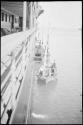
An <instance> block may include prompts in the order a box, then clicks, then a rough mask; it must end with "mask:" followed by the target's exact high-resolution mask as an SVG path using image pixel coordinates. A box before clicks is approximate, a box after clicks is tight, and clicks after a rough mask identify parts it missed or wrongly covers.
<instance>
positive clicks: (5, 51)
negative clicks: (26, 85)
mask: <svg viewBox="0 0 83 125" xmlns="http://www.w3.org/2000/svg"><path fill="white" fill-rule="evenodd" d="M34 32H35V29H31V30H28V31H25V32H19V33H15V34H11V35H8V36H4V37H2V38H1V61H3V59H4V58H7V56H8V55H10V58H9V60H10V64H9V65H8V67H6V69H5V70H4V72H3V74H2V75H1V88H2V89H1V106H2V107H4V104H5V105H6V104H7V100H5V98H6V95H7V94H8V93H9V90H10V94H11V96H12V97H11V100H12V103H10V102H8V103H9V104H11V105H10V107H11V108H14V106H15V102H16V100H17V98H15V97H16V95H18V93H19V90H20V86H21V84H19V83H20V79H19V77H20V75H21V76H22V78H24V75H25V74H24V73H25V67H26V65H27V62H26V61H27V60H26V57H27V58H28V56H27V55H28V52H29V51H28V50H29V49H30V48H31V46H32V45H31V44H32V40H31V39H30V38H32V37H33V33H34ZM28 40H29V41H28ZM28 46H29V47H28ZM19 47H20V48H19ZM16 50H17V51H16ZM30 50H31V49H30ZM3 63H4V61H3ZM5 65H6V63H5ZM9 80H10V81H9ZM15 87H16V89H15ZM14 89H15V91H14ZM7 98H9V97H7ZM6 109H7V107H6ZM5 111H6V110H5V108H4V112H3V111H1V112H2V113H3V117H4V114H5V113H6V112H5ZM2 119H3V118H2ZM5 122H6V121H4V123H2V124H5Z"/></svg>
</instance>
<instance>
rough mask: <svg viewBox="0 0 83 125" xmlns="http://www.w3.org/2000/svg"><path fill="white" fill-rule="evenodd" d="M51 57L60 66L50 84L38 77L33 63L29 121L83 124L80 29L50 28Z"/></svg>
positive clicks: (36, 122)
mask: <svg viewBox="0 0 83 125" xmlns="http://www.w3.org/2000/svg"><path fill="white" fill-rule="evenodd" d="M50 32H51V35H50V43H49V44H50V52H51V59H55V61H56V65H57V79H56V80H55V81H54V82H49V83H48V84H47V85H45V84H40V83H38V82H37V80H36V78H35V74H36V72H37V71H38V69H39V67H40V65H39V64H34V65H35V67H34V82H33V92H32V105H31V106H32V110H31V119H30V123H32V124H33V123H34V124H39V123H44V124H45V123H47V124H49V123H54V124H67V123H69V124H81V123H82V112H81V110H82V96H81V95H82V46H81V32H80V31H67V32H66V31H55V30H52V31H50Z"/></svg>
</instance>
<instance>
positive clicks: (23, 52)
mask: <svg viewBox="0 0 83 125" xmlns="http://www.w3.org/2000/svg"><path fill="white" fill-rule="evenodd" d="M25 61H26V60H25V43H23V51H22V75H23V76H24V73H25V65H26V62H25Z"/></svg>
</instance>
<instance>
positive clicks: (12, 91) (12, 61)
mask: <svg viewBox="0 0 83 125" xmlns="http://www.w3.org/2000/svg"><path fill="white" fill-rule="evenodd" d="M11 63H12V65H11V72H12V73H11V75H12V76H11V94H12V106H13V107H14V105H15V81H16V76H15V74H16V73H15V69H16V65H15V57H14V53H13V52H12V55H11Z"/></svg>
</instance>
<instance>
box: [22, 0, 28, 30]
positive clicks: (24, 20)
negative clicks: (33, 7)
mask: <svg viewBox="0 0 83 125" xmlns="http://www.w3.org/2000/svg"><path fill="white" fill-rule="evenodd" d="M26 13H27V2H26V1H24V2H23V31H26Z"/></svg>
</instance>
